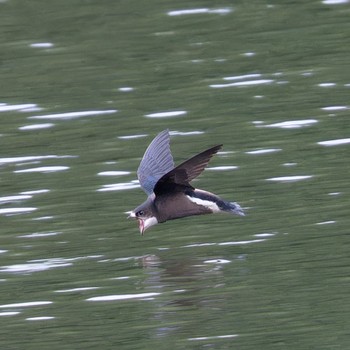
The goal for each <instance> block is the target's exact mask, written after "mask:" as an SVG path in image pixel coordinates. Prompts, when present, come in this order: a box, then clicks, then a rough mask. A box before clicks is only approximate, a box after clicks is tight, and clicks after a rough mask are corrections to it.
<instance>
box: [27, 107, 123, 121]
mask: <svg viewBox="0 0 350 350" xmlns="http://www.w3.org/2000/svg"><path fill="white" fill-rule="evenodd" d="M117 112H118V111H117V110H116V109H110V110H105V111H82V112H68V113H58V114H46V115H35V116H33V117H29V119H59V120H65V119H75V118H81V117H89V116H95V115H103V114H114V113H117Z"/></svg>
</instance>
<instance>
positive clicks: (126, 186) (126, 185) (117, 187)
mask: <svg viewBox="0 0 350 350" xmlns="http://www.w3.org/2000/svg"><path fill="white" fill-rule="evenodd" d="M139 187H140V184H139V182H138V181H137V180H133V181H130V182H122V183H116V184H110V185H103V186H102V188H99V189H98V190H97V192H105V191H124V190H131V189H134V188H139Z"/></svg>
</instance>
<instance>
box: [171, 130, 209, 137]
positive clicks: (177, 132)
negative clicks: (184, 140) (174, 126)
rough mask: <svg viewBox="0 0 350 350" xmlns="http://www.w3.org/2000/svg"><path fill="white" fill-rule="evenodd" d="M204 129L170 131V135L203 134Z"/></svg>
mask: <svg viewBox="0 0 350 350" xmlns="http://www.w3.org/2000/svg"><path fill="white" fill-rule="evenodd" d="M202 134H204V131H187V132H185V131H176V130H174V131H170V135H172V136H191V135H202Z"/></svg>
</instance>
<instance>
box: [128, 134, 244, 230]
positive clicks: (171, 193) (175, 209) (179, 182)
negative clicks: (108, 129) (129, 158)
mask: <svg viewBox="0 0 350 350" xmlns="http://www.w3.org/2000/svg"><path fill="white" fill-rule="evenodd" d="M169 143H170V136H169V131H168V130H164V131H162V132H161V133H160V134H158V135H157V136H156V137H155V139H154V140H153V141H152V143H151V144H150V145H149V147H148V148H147V150H146V152H145V154H144V156H143V158H142V161H141V163H140V166H139V168H138V171H137V175H138V178H139V181H140V184H141V187H142V188H143V190H144V191H145V192H146V194H147V195H148V198H147V200H146V201H145V202H144V203H142V204H141V205H140V206H138V207H137V208H136V209H134V210H133V211H132V212H131V214H130V217H133V218H136V219H138V221H139V228H140V232H141V234H143V233H144V231H145V230H147V229H148V228H149V227H151V226H153V225H155V224H157V223H163V222H165V221H168V220H174V219H179V218H183V217H186V216H192V215H203V214H211V213H216V212H227V213H231V214H237V215H244V213H243V210H242V209H241V207H240V206H239V204H237V203H234V202H227V201H225V200H223V199H221V198H220V197H218V196H217V195H215V194H213V193H211V192H207V191H203V190H200V189H195V188H194V187H193V186H192V185H191V184H190V181H192V180H193V179H194V178H196V177H197V176H198V175H199V174H200V173H201V172H202V171H203V170H204V168H205V167H206V166H207V164H208V162H209V160H210V158H211V157H212V156H213V155H214V154H215V153H217V152H218V150H219V149H220V148H221V147H222V145H217V146H214V147H212V148H209V149H208V150H206V151H204V152H201V153H199V154H197V155H196V156H194V157H192V158H190V159H188V160H187V161H185V162H183V163H181V164H180V165H178V166H177V167H174V162H173V158H172V155H171V152H170V145H169Z"/></svg>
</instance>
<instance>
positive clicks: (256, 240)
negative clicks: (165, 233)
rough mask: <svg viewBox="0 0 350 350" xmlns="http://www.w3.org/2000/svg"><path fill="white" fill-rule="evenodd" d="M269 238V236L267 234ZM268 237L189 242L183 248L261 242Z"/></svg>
mask: <svg viewBox="0 0 350 350" xmlns="http://www.w3.org/2000/svg"><path fill="white" fill-rule="evenodd" d="M266 238H267V236H266ZM265 240H266V239H265V237H264V238H260V239H252V240H247V241H232V242H221V243H209V242H208V243H194V244H188V245H184V246H182V247H181V248H198V247H207V246H214V245H216V246H227V245H246V244H253V243H260V242H264V241H265Z"/></svg>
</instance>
